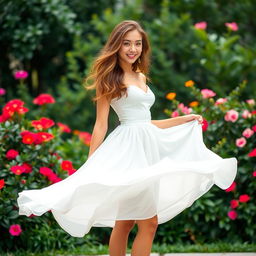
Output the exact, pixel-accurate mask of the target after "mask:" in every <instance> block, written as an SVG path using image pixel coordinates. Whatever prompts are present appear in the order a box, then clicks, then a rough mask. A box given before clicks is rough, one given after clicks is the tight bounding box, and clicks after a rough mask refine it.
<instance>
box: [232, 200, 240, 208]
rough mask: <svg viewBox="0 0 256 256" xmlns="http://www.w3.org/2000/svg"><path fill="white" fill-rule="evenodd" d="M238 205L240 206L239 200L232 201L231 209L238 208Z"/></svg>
mask: <svg viewBox="0 0 256 256" xmlns="http://www.w3.org/2000/svg"><path fill="white" fill-rule="evenodd" d="M238 205H239V201H238V200H231V201H230V207H231V208H233V209H234V208H236V207H238Z"/></svg>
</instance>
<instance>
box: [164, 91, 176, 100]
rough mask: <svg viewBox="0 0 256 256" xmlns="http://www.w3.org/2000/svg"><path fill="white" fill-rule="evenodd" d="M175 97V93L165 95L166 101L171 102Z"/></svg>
mask: <svg viewBox="0 0 256 256" xmlns="http://www.w3.org/2000/svg"><path fill="white" fill-rule="evenodd" d="M175 97H176V93H175V92H169V93H168V94H167V95H166V99H168V100H173V99H174V98H175Z"/></svg>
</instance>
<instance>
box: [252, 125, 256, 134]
mask: <svg viewBox="0 0 256 256" xmlns="http://www.w3.org/2000/svg"><path fill="white" fill-rule="evenodd" d="M252 130H253V131H254V132H256V124H255V125H254V126H253V127H252Z"/></svg>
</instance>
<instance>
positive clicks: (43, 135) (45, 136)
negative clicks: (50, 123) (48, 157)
mask: <svg viewBox="0 0 256 256" xmlns="http://www.w3.org/2000/svg"><path fill="white" fill-rule="evenodd" d="M36 136H37V139H39V141H42V142H46V141H49V140H51V139H53V138H54V136H53V135H52V134H51V133H48V132H38V133H37V134H36ZM39 144H40V143H39Z"/></svg>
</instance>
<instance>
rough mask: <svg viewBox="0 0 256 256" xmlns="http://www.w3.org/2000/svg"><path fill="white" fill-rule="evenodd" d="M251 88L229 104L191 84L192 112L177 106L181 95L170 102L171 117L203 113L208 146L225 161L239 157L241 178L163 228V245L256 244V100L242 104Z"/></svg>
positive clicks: (160, 234) (228, 100)
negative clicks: (175, 243)
mask: <svg viewBox="0 0 256 256" xmlns="http://www.w3.org/2000/svg"><path fill="white" fill-rule="evenodd" d="M246 85H247V82H246V81H243V82H242V83H241V84H240V85H239V86H238V87H237V88H235V89H234V90H233V91H232V92H231V93H230V94H229V95H227V96H226V97H225V98H219V97H218V96H217V94H216V93H215V92H214V91H212V90H208V89H202V90H200V89H198V88H197V87H196V86H195V84H194V82H193V81H191V80H190V81H187V82H186V83H185V87H188V88H187V90H188V89H190V92H191V94H192V96H193V98H192V100H193V101H192V102H191V103H190V104H188V106H186V105H184V104H183V103H181V102H180V101H179V100H176V98H175V96H176V94H175V93H171V94H168V95H167V96H166V97H167V99H169V100H171V103H172V104H171V106H170V109H168V108H166V109H165V113H166V114H168V115H169V116H179V115H184V114H188V113H197V114H201V115H202V116H203V117H204V125H203V131H204V142H205V144H206V145H207V146H208V148H210V149H211V150H213V151H214V152H216V153H217V154H219V155H220V156H221V157H223V158H228V157H236V158H237V160H238V173H237V176H236V179H235V181H234V182H233V184H232V185H231V186H230V188H228V189H226V191H223V190H221V189H219V188H218V187H217V186H214V187H213V188H212V189H211V190H210V191H209V192H207V193H206V194H205V195H204V196H203V197H202V198H201V199H199V200H197V201H195V203H194V204H193V205H192V206H191V207H190V208H189V209H187V210H185V211H184V212H183V213H182V214H180V215H179V216H177V217H175V218H174V219H173V220H171V221H170V222H169V223H168V224H166V225H160V226H159V231H158V233H157V238H158V239H159V240H161V241H162V242H172V243H173V242H177V241H183V242H185V241H186V240H190V241H193V242H194V243H207V242H212V241H216V240H218V239H219V240H220V241H226V242H237V241H239V242H254V243H255V230H256V224H255V222H254V221H253V220H254V219H255V218H256V215H255V213H256V211H255V210H256V205H255V202H254V199H255V193H254V191H255V189H256V163H255V157H256V148H255V132H256V110H255V100H254V99H248V100H241V97H240V95H241V93H242V91H243V90H244V89H245V87H246ZM177 97H179V96H177Z"/></svg>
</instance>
